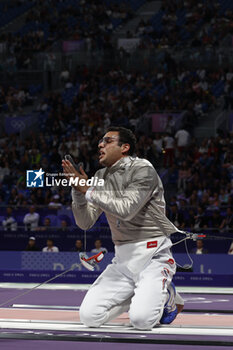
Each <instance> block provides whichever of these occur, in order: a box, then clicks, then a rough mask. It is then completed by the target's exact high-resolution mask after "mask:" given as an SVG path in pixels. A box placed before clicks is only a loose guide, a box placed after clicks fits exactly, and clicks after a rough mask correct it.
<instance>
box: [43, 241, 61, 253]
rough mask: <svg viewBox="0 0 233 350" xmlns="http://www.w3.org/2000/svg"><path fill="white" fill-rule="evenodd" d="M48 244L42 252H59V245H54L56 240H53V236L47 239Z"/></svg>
mask: <svg viewBox="0 0 233 350" xmlns="http://www.w3.org/2000/svg"><path fill="white" fill-rule="evenodd" d="M46 244H47V246H46V247H44V248H43V249H42V252H45V253H58V252H59V249H58V247H55V246H54V245H53V244H54V242H53V240H52V239H51V238H48V239H47V243H46Z"/></svg>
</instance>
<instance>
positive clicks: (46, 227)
mask: <svg viewBox="0 0 233 350" xmlns="http://www.w3.org/2000/svg"><path fill="white" fill-rule="evenodd" d="M50 229H51V220H50V218H48V217H47V218H45V219H44V224H43V226H41V227H38V231H47V230H50Z"/></svg>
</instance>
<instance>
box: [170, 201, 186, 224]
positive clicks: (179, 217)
mask: <svg viewBox="0 0 233 350" xmlns="http://www.w3.org/2000/svg"><path fill="white" fill-rule="evenodd" d="M168 218H169V220H171V222H173V224H174V225H176V226H177V227H178V228H180V229H181V228H184V227H185V221H184V216H183V214H182V213H180V212H179V210H178V206H177V204H176V203H171V204H170V211H169V212H168Z"/></svg>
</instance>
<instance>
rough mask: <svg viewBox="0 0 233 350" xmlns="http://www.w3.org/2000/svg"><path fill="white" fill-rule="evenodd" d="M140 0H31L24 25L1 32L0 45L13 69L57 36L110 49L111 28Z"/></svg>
mask: <svg viewBox="0 0 233 350" xmlns="http://www.w3.org/2000/svg"><path fill="white" fill-rule="evenodd" d="M142 2H143V1H136V2H133V1H117V2H116V1H108V2H107V1H103V0H95V1H93V0H80V1H76V0H66V1H63V0H59V1H57V0H48V1H43V0H34V1H33V4H34V6H33V7H32V8H31V9H30V10H29V11H28V12H27V14H26V16H25V23H24V25H23V26H22V27H21V28H20V29H19V30H18V31H17V32H15V33H3V34H1V35H0V45H1V47H2V49H4V50H5V51H6V52H7V53H8V54H11V59H13V60H15V61H16V62H15V65H14V67H15V69H27V68H29V69H30V68H31V62H32V59H33V54H34V53H38V52H43V51H44V50H45V49H48V48H49V47H51V45H52V44H54V42H56V41H60V40H75V41H80V47H82V48H85V49H87V50H88V51H91V50H97V49H111V48H112V38H111V34H112V32H113V30H114V29H115V28H116V27H117V26H119V25H120V24H122V23H124V22H125V21H127V20H129V19H130V18H132V16H133V13H134V11H135V10H136V9H137V8H138V7H139V6H140V4H141V3H142ZM134 3H135V4H134Z"/></svg>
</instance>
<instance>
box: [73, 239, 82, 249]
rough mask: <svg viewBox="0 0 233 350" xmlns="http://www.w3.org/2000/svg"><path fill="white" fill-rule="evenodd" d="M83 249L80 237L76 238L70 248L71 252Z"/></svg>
mask: <svg viewBox="0 0 233 350" xmlns="http://www.w3.org/2000/svg"><path fill="white" fill-rule="evenodd" d="M82 251H83V243H82V241H81V239H77V240H76V242H75V246H74V248H73V249H72V252H82Z"/></svg>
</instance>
